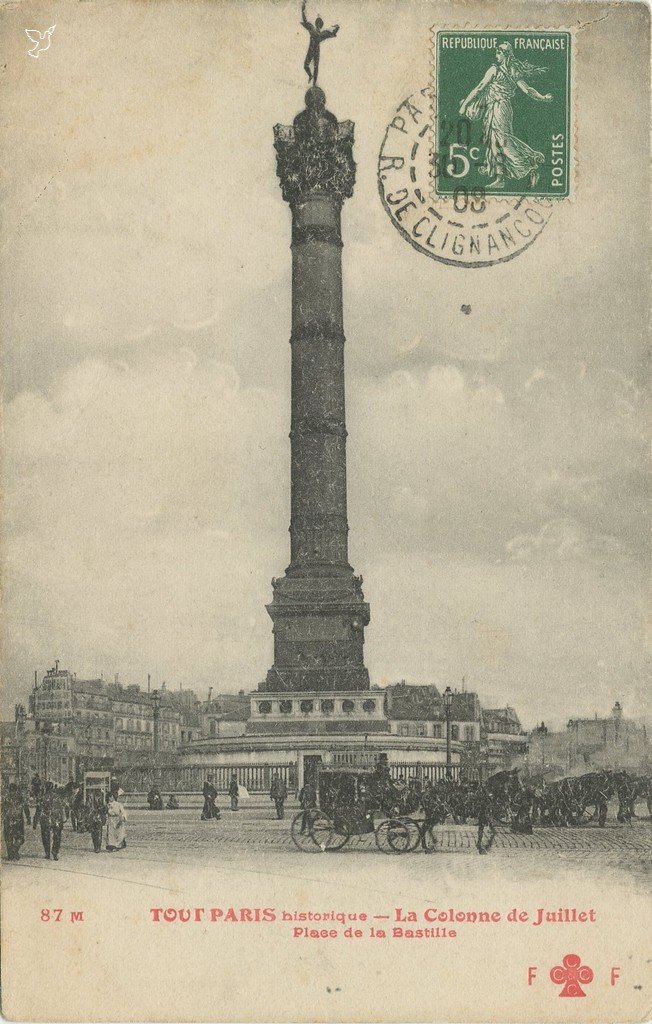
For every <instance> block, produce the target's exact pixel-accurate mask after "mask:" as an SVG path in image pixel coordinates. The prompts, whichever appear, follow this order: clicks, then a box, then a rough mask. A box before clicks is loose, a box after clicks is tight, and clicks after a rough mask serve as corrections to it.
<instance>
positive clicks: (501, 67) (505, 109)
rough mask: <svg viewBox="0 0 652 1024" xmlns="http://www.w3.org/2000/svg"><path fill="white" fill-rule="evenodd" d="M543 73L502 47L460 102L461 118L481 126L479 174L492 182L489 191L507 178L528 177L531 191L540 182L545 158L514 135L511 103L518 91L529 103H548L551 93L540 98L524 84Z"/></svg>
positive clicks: (502, 183)
mask: <svg viewBox="0 0 652 1024" xmlns="http://www.w3.org/2000/svg"><path fill="white" fill-rule="evenodd" d="M545 71H546V68H540V67H536V65H534V64H530V63H529V61H526V60H519V59H517V57H515V55H514V50H513V48H512V45H511V43H501V44H500V46H498V47H497V49H496V54H495V63H494V64H492V65H491V67H490V68H489V70H488V71H487V72H486V74H485V75H484V77H483V79H482V81H481V82H480V83H479V84H478V85H476V87H475V89H472V90H471V92H470V93H469V95H468V96H467V97H466V99H464V100H462V103H461V105H460V116H461V117H468V119H469V120H470V121H481V122H482V141H483V142H484V143H485V146H486V154H485V159H484V163H483V165H482V167H481V168H480V173H481V174H484V175H485V176H487V177H492V176H493V178H494V180H493V181H492V182H491V183H490V184H489V185H488V186H487V187H488V188H492V189H500V188H504V187H505V177H506V176H507V177H508V178H512V179H513V180H515V181H521V180H522V179H523V178H528V177H529V185H530V188H534V187H535V185H536V183H537V181H538V180H539V169H540V167H541V165H542V164H543V163H544V160H545V157H544V155H543V153H540V152H538V151H537V150H535V149H532V148H531V146H528V144H527V143H526V142H523V140H522V139H519V138H518V137H517V136H516V135H515V134H514V111H513V108H512V99H513V98H514V96H515V95H516V93H517V90H520V92H522V93H524V94H525V95H526V96H529V98H530V99H532V100H537V101H538V102H540V103H550V101H551V100H552V96H551V94H550V93H545V94H542V93H540V92H538V91H537V90H536V89H534V88H533V87H532V86H531V85H529V84H528V82H527V81H526V78H528V77H530V76H534V75H543V74H544V73H545Z"/></svg>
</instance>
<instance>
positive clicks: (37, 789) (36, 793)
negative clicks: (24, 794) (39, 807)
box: [30, 772, 43, 803]
mask: <svg viewBox="0 0 652 1024" xmlns="http://www.w3.org/2000/svg"><path fill="white" fill-rule="evenodd" d="M30 789H31V794H32V797H33V799H34V800H36V802H37V803H38V801H39V800H40V799H41V793H42V792H43V783H42V782H41V776H40V775H39V773H38V772H34V775H33V776H32V784H31V787H30Z"/></svg>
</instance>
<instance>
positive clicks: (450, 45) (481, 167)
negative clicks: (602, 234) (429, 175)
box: [433, 29, 573, 198]
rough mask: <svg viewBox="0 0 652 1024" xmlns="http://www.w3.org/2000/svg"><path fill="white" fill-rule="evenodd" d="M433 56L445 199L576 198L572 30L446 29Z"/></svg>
mask: <svg viewBox="0 0 652 1024" xmlns="http://www.w3.org/2000/svg"><path fill="white" fill-rule="evenodd" d="M433 55H434V59H435V67H434V87H435V104H434V168H433V173H434V183H435V184H434V189H435V192H436V194H437V195H440V196H453V197H460V196H464V197H469V196H477V195H482V196H486V195H496V196H498V195H505V196H514V195H527V196H532V197H533V196H541V197H546V198H555V197H557V198H564V197H566V196H568V195H569V194H570V188H571V178H572V169H573V164H572V139H571V60H572V54H571V34H570V32H561V31H557V32H555V31H536V30H531V31H530V30H514V31H502V30H501V31H499V30H495V29H491V30H487V29H484V30H482V31H476V30H473V29H460V30H440V31H435V32H434V46H433Z"/></svg>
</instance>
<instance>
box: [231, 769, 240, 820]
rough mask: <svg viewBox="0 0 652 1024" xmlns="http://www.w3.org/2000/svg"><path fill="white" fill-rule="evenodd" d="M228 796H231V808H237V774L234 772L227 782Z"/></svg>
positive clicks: (235, 809)
mask: <svg viewBox="0 0 652 1024" xmlns="http://www.w3.org/2000/svg"><path fill="white" fill-rule="evenodd" d="M229 796H230V797H231V810H232V811H237V809H238V776H237V775H236V773H235V772H234V773H233V775H232V776H231V781H230V782H229Z"/></svg>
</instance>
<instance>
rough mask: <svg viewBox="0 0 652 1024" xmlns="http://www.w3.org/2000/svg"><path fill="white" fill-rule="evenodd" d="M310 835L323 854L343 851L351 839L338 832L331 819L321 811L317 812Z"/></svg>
mask: <svg viewBox="0 0 652 1024" xmlns="http://www.w3.org/2000/svg"><path fill="white" fill-rule="evenodd" d="M310 834H311V836H312V841H313V843H314V844H315V846H316V848H317V850H321V852H322V853H332V852H333V851H335V850H341V849H342V847H343V846H345V845H346V843H348V841H349V839H350V836H349V835H347V834H344V835H342V833H341V832H338V831H337V830H336V829H335V825H334V824H333V822H332V821H331V819H330V818H329V817H328V816H327V815H326V814H322V812H321V811H317V813H316V814H315V817H314V818H313V819H312V823H311V826H310Z"/></svg>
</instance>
